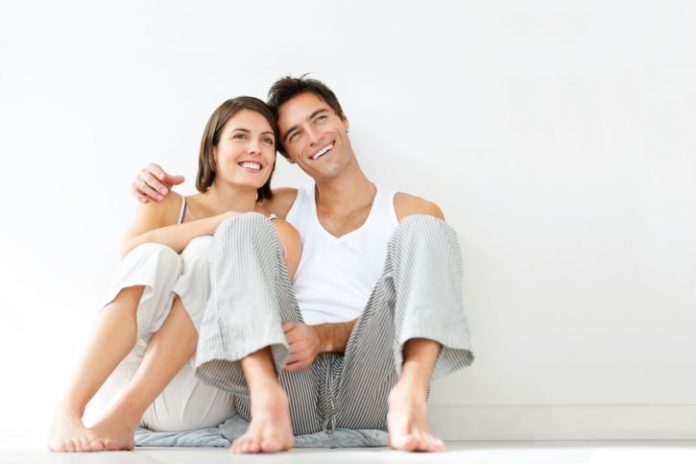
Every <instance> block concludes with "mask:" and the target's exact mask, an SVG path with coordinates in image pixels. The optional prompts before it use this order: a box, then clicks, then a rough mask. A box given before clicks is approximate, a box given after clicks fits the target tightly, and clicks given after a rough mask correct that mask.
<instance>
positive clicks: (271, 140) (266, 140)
mask: <svg viewBox="0 0 696 464" xmlns="http://www.w3.org/2000/svg"><path fill="white" fill-rule="evenodd" d="M263 143H267V144H268V145H273V144H274V142H273V139H272V138H270V137H266V138H265V139H263Z"/></svg>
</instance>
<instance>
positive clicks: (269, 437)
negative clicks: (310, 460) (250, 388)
mask: <svg viewBox="0 0 696 464" xmlns="http://www.w3.org/2000/svg"><path fill="white" fill-rule="evenodd" d="M294 445H295V437H294V435H293V433H292V424H291V423H290V409H289V407H288V397H287V395H286V394H285V391H284V390H283V389H282V387H280V386H278V387H273V388H269V389H268V390H267V391H264V392H259V393H258V394H257V395H256V396H254V397H252V399H251V423H250V424H249V428H248V429H247V431H246V432H245V433H244V435H242V436H241V437H239V438H237V439H236V440H235V441H234V443H232V448H231V449H232V451H233V452H235V453H277V452H279V451H287V450H289V449H290V448H292V447H293V446H294Z"/></svg>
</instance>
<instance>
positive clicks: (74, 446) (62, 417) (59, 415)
mask: <svg viewBox="0 0 696 464" xmlns="http://www.w3.org/2000/svg"><path fill="white" fill-rule="evenodd" d="M95 438H96V436H95V435H94V432H92V431H91V430H89V429H88V428H87V427H85V425H84V424H83V423H82V419H81V418H80V414H78V413H75V412H73V411H71V410H70V409H69V408H64V407H62V408H60V409H59V410H58V411H57V412H56V415H55V418H54V419H53V428H52V429H51V433H50V435H49V437H48V449H50V450H51V451H61V452H71V451H91V448H90V443H91V442H92V441H93V440H94V439H95Z"/></svg>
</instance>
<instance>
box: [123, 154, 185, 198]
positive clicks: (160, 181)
mask: <svg viewBox="0 0 696 464" xmlns="http://www.w3.org/2000/svg"><path fill="white" fill-rule="evenodd" d="M183 181H184V176H178V175H171V174H167V173H166V172H164V169H162V168H161V167H160V165H159V164H156V163H150V164H148V165H147V167H146V168H144V169H143V170H141V171H140V173H139V174H138V176H137V177H136V178H135V181H134V182H133V185H132V186H131V193H132V194H133V196H134V197H135V198H137V199H138V200H139V201H141V202H143V203H147V202H148V201H150V200H155V201H160V200H162V199H163V198H164V195H166V194H168V193H169V190H170V189H171V188H172V187H173V186H175V185H179V184H180V183H182V182H183Z"/></svg>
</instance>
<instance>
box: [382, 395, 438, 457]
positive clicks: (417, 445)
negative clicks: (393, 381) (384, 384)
mask: <svg viewBox="0 0 696 464" xmlns="http://www.w3.org/2000/svg"><path fill="white" fill-rule="evenodd" d="M426 412H427V406H426V394H425V392H424V391H423V389H418V388H410V386H408V385H401V384H397V385H395V386H394V388H393V389H392V391H391V392H390V393H389V413H388V414H387V429H388V431H389V446H390V447H391V448H394V449H397V450H403V451H443V450H444V449H445V444H444V443H443V442H442V440H440V439H439V438H435V437H434V436H432V435H431V434H430V430H429V429H428V423H427V421H426Z"/></svg>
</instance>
